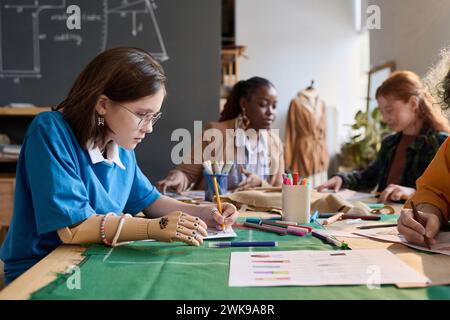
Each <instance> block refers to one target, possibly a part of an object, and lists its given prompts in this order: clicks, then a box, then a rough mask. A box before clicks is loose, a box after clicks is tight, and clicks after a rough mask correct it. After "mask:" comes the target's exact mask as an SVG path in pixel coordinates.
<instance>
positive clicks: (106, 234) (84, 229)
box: [58, 211, 208, 246]
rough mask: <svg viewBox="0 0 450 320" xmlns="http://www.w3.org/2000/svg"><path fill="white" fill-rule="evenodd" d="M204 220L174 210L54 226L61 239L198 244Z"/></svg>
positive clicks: (200, 240)
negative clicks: (153, 216) (149, 216)
mask: <svg viewBox="0 0 450 320" xmlns="http://www.w3.org/2000/svg"><path fill="white" fill-rule="evenodd" d="M206 228H207V227H206V224H205V223H204V222H203V221H202V220H201V219H200V218H197V217H193V216H190V215H188V214H185V213H182V212H181V211H175V212H173V213H170V214H168V215H166V216H164V217H161V218H158V219H144V218H134V217H131V216H130V215H124V216H116V215H115V214H108V215H92V216H91V217H89V218H88V219H86V220H84V221H83V222H82V223H80V224H78V225H76V226H74V227H71V228H69V227H66V228H63V229H60V230H58V235H59V237H60V239H61V241H62V242H63V243H66V244H81V243H102V242H104V243H106V244H109V245H115V244H116V243H117V242H123V241H137V240H147V239H154V240H157V241H166V242H172V241H182V242H185V243H187V244H190V245H195V246H199V245H200V244H202V243H203V237H205V236H207V235H208V233H207V232H206Z"/></svg>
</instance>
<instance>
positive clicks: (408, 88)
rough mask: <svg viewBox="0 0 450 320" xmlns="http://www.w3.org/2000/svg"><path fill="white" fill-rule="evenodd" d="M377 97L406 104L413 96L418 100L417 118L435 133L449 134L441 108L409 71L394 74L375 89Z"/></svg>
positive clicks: (416, 77) (418, 78)
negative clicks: (390, 98) (435, 131)
mask: <svg viewBox="0 0 450 320" xmlns="http://www.w3.org/2000/svg"><path fill="white" fill-rule="evenodd" d="M379 96H383V97H393V98H395V99H398V100H401V101H403V102H408V101H409V99H410V98H411V97H413V96H415V97H417V98H418V99H419V111H418V114H417V116H418V117H419V118H421V119H422V120H423V121H424V124H427V125H429V126H430V127H432V128H433V129H435V130H437V131H444V132H448V133H450V124H449V122H448V120H447V118H446V117H445V116H444V115H443V114H442V110H441V107H440V106H439V104H437V103H436V100H435V99H434V98H433V96H432V95H431V93H430V91H429V90H428V89H427V88H426V86H425V85H424V84H423V82H422V80H421V79H420V77H419V76H418V75H417V74H415V73H414V72H411V71H397V72H394V73H393V74H392V75H391V76H390V77H389V78H388V79H386V80H385V81H384V82H383V84H382V85H381V86H380V87H379V88H378V89H377V92H376V98H378V97H379Z"/></svg>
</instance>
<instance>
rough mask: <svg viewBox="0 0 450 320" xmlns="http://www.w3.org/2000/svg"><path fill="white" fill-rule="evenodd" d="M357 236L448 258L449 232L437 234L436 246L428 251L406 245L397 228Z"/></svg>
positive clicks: (360, 233) (370, 231)
mask: <svg viewBox="0 0 450 320" xmlns="http://www.w3.org/2000/svg"><path fill="white" fill-rule="evenodd" d="M355 233H356V234H358V235H361V236H365V237H368V238H373V239H379V240H384V241H389V242H395V243H402V244H404V245H407V246H408V247H411V248H415V249H419V250H422V251H427V252H434V253H441V254H445V255H447V256H450V232H439V233H438V235H437V236H436V238H435V240H436V244H435V245H434V246H432V247H431V249H428V248H427V247H422V246H418V245H415V244H412V243H408V242H407V241H406V239H405V238H404V237H403V236H402V235H400V234H399V233H398V230H397V227H390V228H382V229H373V230H360V231H356V232H355Z"/></svg>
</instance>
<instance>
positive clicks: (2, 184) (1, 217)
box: [0, 178, 16, 227]
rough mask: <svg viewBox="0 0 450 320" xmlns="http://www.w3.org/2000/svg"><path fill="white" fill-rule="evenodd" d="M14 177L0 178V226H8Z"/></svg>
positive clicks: (14, 183)
mask: <svg viewBox="0 0 450 320" xmlns="http://www.w3.org/2000/svg"><path fill="white" fill-rule="evenodd" d="M15 186H16V179H14V178H0V227H1V226H9V222H10V221H11V216H12V213H13V204H14V189H15Z"/></svg>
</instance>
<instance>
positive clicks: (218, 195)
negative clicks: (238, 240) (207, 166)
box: [212, 176, 225, 230]
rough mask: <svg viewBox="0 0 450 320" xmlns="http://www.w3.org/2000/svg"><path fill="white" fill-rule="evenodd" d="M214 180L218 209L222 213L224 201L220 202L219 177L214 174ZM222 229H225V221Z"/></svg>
mask: <svg viewBox="0 0 450 320" xmlns="http://www.w3.org/2000/svg"><path fill="white" fill-rule="evenodd" d="M212 180H213V184H214V192H215V194H216V201H217V209H218V210H219V213H220V214H222V203H221V202H220V194H219V188H217V179H216V177H215V176H212ZM222 230H225V222H224V223H222Z"/></svg>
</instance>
